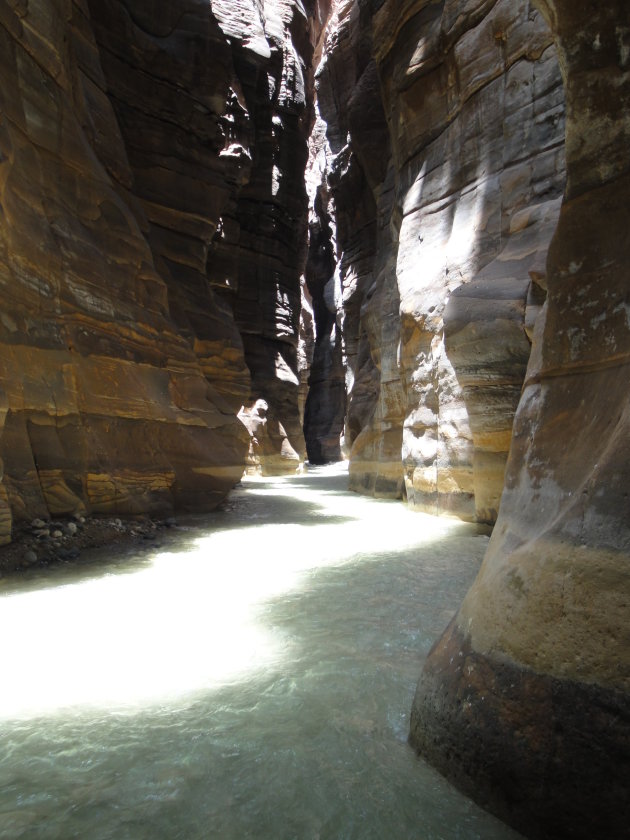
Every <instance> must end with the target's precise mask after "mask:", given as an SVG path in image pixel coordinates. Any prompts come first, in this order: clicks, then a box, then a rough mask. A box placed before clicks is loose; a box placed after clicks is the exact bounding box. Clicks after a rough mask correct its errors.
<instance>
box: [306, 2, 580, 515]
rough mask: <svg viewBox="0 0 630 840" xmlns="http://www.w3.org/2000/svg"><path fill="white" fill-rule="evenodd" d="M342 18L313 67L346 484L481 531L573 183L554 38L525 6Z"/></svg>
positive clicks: (421, 5) (401, 9)
mask: <svg viewBox="0 0 630 840" xmlns="http://www.w3.org/2000/svg"><path fill="white" fill-rule="evenodd" d="M337 15H338V17H339V26H338V28H337V29H336V30H335V31H334V32H332V33H331V35H330V36H329V39H328V45H327V47H328V53H327V56H328V57H327V61H326V64H325V65H324V66H323V67H322V69H321V70H320V71H319V74H318V75H319V96H320V108H321V110H322V113H323V115H324V116H325V118H326V119H327V120H329V140H330V142H331V146H332V150H333V152H335V153H336V157H335V158H334V160H333V162H332V165H331V172H330V177H329V180H330V183H331V185H332V190H333V195H334V197H335V201H336V205H337V214H338V223H339V229H338V251H339V254H340V256H341V276H342V288H343V292H344V294H343V306H344V309H343V313H344V318H345V322H346V334H345V337H346V341H347V343H348V357H349V362H350V363H349V368H350V370H351V372H352V374H353V376H352V379H351V382H350V386H351V387H350V400H349V408H348V415H347V428H346V435H347V438H348V439H349V440H350V441H351V442H352V444H353V449H352V453H351V480H352V481H353V486H355V488H356V489H365V490H367V491H368V492H376V493H378V492H379V489H386V490H388V491H389V492H391V493H392V494H393V495H396V494H400V493H401V491H402V492H404V493H405V494H406V496H407V499H408V500H409V502H410V503H411V504H412V505H414V506H416V507H418V508H420V509H424V510H427V511H431V512H436V513H450V514H456V515H458V516H460V517H463V518H466V519H474V520H478V521H481V522H488V523H492V522H494V521H495V519H496V515H497V511H498V507H499V498H500V494H501V490H502V486H503V474H504V469H505V462H506V459H507V453H508V449H509V445H510V439H511V428H512V422H513V418H514V412H515V409H516V405H517V402H518V398H519V395H520V389H521V386H522V383H523V380H524V376H525V369H526V365H527V361H528V358H529V354H530V348H531V345H530V335H528V333H531V326H532V324H533V321H534V319H535V315H536V314H537V312H538V310H539V308H540V305H541V303H542V301H543V300H544V296H545V256H546V251H547V248H548V245H549V241H550V239H551V236H552V233H553V230H554V228H555V224H556V221H557V217H558V212H559V204H560V197H561V194H562V190H563V187H564V179H565V174H564V148H563V147H564V97H563V91H562V84H561V78H560V71H559V68H558V62H557V57H556V53H555V48H554V46H553V41H552V36H551V33H550V31H549V29H548V27H547V25H546V23H545V22H544V20H543V19H542V17H541V15H540V14H539V13H538V12H537V11H536V9H535V8H534V6H533V4H532V3H530V2H518V3H514V2H507V0H498V2H497V1H496V0H495V2H484V3H473V2H466V0H458V2H448V3H426V2H420V0H417V2H408V3H405V4H400V3H394V2H385V3H372V4H369V3H358V2H351V1H350V0H347V2H343V3H340V4H339V7H338V10H337ZM339 102H347V107H344V108H339V107H338V103H339Z"/></svg>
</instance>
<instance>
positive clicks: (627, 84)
mask: <svg viewBox="0 0 630 840" xmlns="http://www.w3.org/2000/svg"><path fill="white" fill-rule="evenodd" d="M539 5H540V7H541V9H542V11H543V12H544V14H545V17H546V19H547V21H548V23H549V26H550V27H551V28H552V29H553V31H554V34H555V37H556V40H557V44H558V49H559V53H560V59H561V64H562V67H563V74H564V81H565V90H566V97H567V144H566V150H567V176H568V177H567V189H566V195H565V198H564V202H563V204H562V209H561V213H560V218H559V223H558V227H557V230H556V232H555V235H554V239H553V242H552V244H551V248H550V250H549V257H548V261H547V285H548V297H547V302H546V304H545V306H544V309H543V314H542V316H541V318H540V319H539V321H538V322H537V324H536V329H535V334H534V346H533V352H532V356H531V359H530V362H529V366H528V369H527V375H526V381H525V386H524V390H523V395H522V398H521V401H520V404H519V408H518V412H517V415H516V421H515V425H514V438H513V442H512V449H511V454H510V459H509V462H508V467H507V473H506V484H505V490H504V493H503V497H502V502H501V510H500V514H499V519H498V522H497V525H496V528H495V530H494V533H493V536H492V539H491V542H490V545H489V549H488V552H487V555H486V558H485V560H484V563H483V566H482V569H481V572H480V574H479V577H478V579H477V581H476V582H475V584H474V585H473V587H472V588H471V590H470V592H469V593H468V595H467V597H466V599H465V601H464V603H463V605H462V607H461V609H460V611H459V613H458V614H457V616H456V617H455V619H454V620H453V622H452V624H451V626H450V627H449V629H448V630H447V631H446V633H445V634H444V636H443V638H442V639H441V640H440V641H439V643H438V644H437V645H436V647H435V648H434V649H433V651H432V653H431V654H430V656H429V659H428V662H427V664H426V667H425V670H424V673H423V675H422V678H421V680H420V682H419V685H418V691H417V694H416V698H415V701H414V709H413V714H412V724H411V734H412V741H413V743H414V744H415V745H416V746H417V747H418V748H419V749H420V750H421V752H423V753H424V754H425V755H426V756H428V757H429V758H430V759H431V760H432V761H433V762H435V763H436V764H437V765H438V766H439V767H440V768H442V769H443V770H444V772H446V773H448V774H449V775H450V776H451V777H452V778H454V779H456V780H457V781H458V783H459V784H461V785H462V786H463V787H465V788H466V789H468V790H471V791H473V792H474V794H475V795H476V796H477V797H478V798H480V799H481V800H482V801H484V802H485V803H487V804H488V805H489V806H490V807H492V808H493V809H495V810H497V811H498V812H499V813H501V814H502V815H503V816H504V817H505V818H506V819H508V820H509V821H511V822H512V823H513V824H515V825H517V826H518V827H520V828H521V829H522V830H523V831H524V832H525V833H526V834H527V835H528V836H532V837H554V838H555V837H579V838H591V837H594V836H605V837H614V838H623V837H627V834H628V822H629V819H630V807H629V805H628V798H627V790H628V787H629V786H630V635H629V625H628V603H629V600H630V506H629V500H628V483H629V479H630V446H629V440H630V435H629V431H630V430H629V423H630V410H629V406H630V403H629V397H628V389H627V387H626V385H625V381H626V372H627V369H628V359H629V354H630V320H629V319H628V317H627V314H628V266H630V241H629V240H628V237H627V233H626V232H627V230H628V225H629V223H630V216H629V203H628V196H629V194H630V180H629V178H630V151H629V150H630V143H629V140H630V116H629V115H630V72H629V61H630V41H629V37H630V28H629V27H628V10H627V5H626V4H625V2H621V1H620V2H612V3H607V4H605V5H602V6H598V7H597V8H595V7H588V8H587V7H586V6H584V5H580V4H575V3H569V2H564V1H563V0H559V2H552V1H551V0H550V2H541V3H540V4H539Z"/></svg>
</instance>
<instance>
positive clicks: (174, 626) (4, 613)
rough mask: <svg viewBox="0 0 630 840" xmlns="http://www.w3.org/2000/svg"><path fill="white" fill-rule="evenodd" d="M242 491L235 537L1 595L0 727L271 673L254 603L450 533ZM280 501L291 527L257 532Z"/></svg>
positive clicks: (307, 500)
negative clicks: (258, 504) (249, 500)
mask: <svg viewBox="0 0 630 840" xmlns="http://www.w3.org/2000/svg"><path fill="white" fill-rule="evenodd" d="M336 469H337V471H339V468H336ZM327 474H328V475H334V474H335V472H334V470H331V469H330V468H329V469H328V471H327ZM246 486H247V491H246V492H247V493H248V494H250V495H253V496H262V497H264V501H265V505H264V506H263V511H264V513H263V514H260V513H259V514H255V515H254V518H253V520H252V521H251V522H250V523H246V525H247V527H240V528H235V529H232V530H224V531H221V530H219V531H215V532H212V533H207V534H205V535H203V536H201V537H199V538H198V539H195V540H194V541H193V542H192V543H190V540H189V541H188V543H186V544H185V545H183V546H182V547H181V548H179V547H174V548H173V549H172V550H171V551H165V552H161V553H158V554H156V555H155V556H153V557H152V558H151V559H150V562H149V563H147V562H146V558H142V561H140V562H139V565H138V569H137V570H135V569H133V570H132V571H130V570H129V568H127V569H125V573H124V574H121V573H120V572H119V571H116V572H115V573H111V572H110V573H108V574H106V575H104V576H98V577H93V578H90V579H87V580H85V579H82V580H78V581H75V582H72V581H71V582H67V583H64V584H63V585H58V584H57V585H54V586H51V587H50V588H39V589H35V590H34V591H24V592H15V593H11V592H9V593H6V594H4V595H2V596H0V634H1V636H0V637H1V638H3V639H4V640H11V641H10V643H9V644H6V643H5V645H4V652H3V664H2V674H3V680H2V681H3V690H2V692H1V693H0V717H2V718H5V719H6V718H16V717H31V716H36V715H42V714H51V713H53V712H55V711H59V710H64V709H67V708H68V707H76V706H88V707H102V708H108V709H112V708H113V707H115V708H118V707H120V708H123V709H124V708H131V709H133V708H137V707H139V706H140V707H141V706H151V705H155V704H163V703H167V702H169V700H172V699H174V698H177V697H182V696H185V695H190V694H193V693H195V692H199V691H203V690H207V689H210V688H217V687H220V686H223V685H226V684H229V683H233V682H235V681H239V680H246V679H248V678H249V677H251V676H252V674H254V673H255V672H256V671H260V670H262V669H265V668H268V667H269V666H270V665H271V664H272V663H276V664H278V663H280V662H281V661H282V659H283V658H284V657H285V655H286V654H287V652H288V650H289V648H290V645H291V638H290V637H289V636H287V635H286V634H283V633H282V632H281V631H279V630H277V629H274V628H269V627H268V626H266V625H265V622H264V620H263V618H264V616H263V617H262V618H261V611H262V610H263V609H264V605H265V603H266V602H268V601H270V600H271V599H278V598H282V597H283V596H288V595H289V594H290V593H294V592H297V591H302V590H307V589H308V588H309V585H310V581H311V580H312V578H313V576H315V575H317V572H318V570H320V569H322V568H325V567H331V566H335V565H344V564H347V563H360V562H369V561H370V559H377V558H378V556H379V554H380V553H381V552H386V551H387V550H389V549H390V548H391V545H392V538H393V535H395V543H396V546H397V547H399V548H400V547H407V548H409V547H411V546H413V545H416V544H417V545H421V544H426V543H427V542H431V541H434V540H437V539H439V538H440V537H442V536H445V535H447V534H448V533H452V532H453V531H454V530H456V529H457V528H460V527H461V524H460V523H457V522H453V521H448V520H439V519H435V518H432V517H428V516H426V517H425V516H422V515H420V514H417V513H411V512H409V511H408V510H406V509H405V508H404V506H403V505H401V504H400V503H398V504H397V503H389V504H388V503H383V502H378V503H373V504H370V501H371V500H366V499H365V498H363V497H358V496H357V497H355V496H352V495H350V496H348V495H342V494H337V493H335V492H332V491H328V492H322V491H316V490H314V489H313V488H310V489H309V488H308V487H306V486H299V485H297V486H296V482H295V480H293V483H292V484H291V483H288V482H287V480H283V479H274V480H272V481H269V480H266V481H265V480H260V479H255V478H253V479H248V480H247V481H246ZM289 501H290V502H291V503H292V504H293V505H295V503H296V502H298V503H300V504H301V505H302V508H301V509H300V512H299V513H298V518H299V517H302V519H303V521H298V522H295V521H294V522H289V523H287V524H281V523H274V522H272V523H270V524H265V523H264V522H261V523H260V524H257V523H256V521H255V517H256V516H261V515H262V516H264V515H272V514H273V513H274V512H277V514H278V517H280V516H281V515H282V513H283V510H285V509H286V506H287V503H288V502H289ZM332 517H334V519H335V521H334V523H333V524H326V522H327V520H328V519H330V518H332ZM294 518H295V517H294ZM342 520H343V521H342ZM314 526H315V527H314ZM183 536H186V535H185V534H184V535H183Z"/></svg>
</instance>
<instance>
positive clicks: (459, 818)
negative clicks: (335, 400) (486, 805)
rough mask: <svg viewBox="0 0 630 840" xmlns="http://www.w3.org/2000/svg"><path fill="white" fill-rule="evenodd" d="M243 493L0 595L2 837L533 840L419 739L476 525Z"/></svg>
mask: <svg viewBox="0 0 630 840" xmlns="http://www.w3.org/2000/svg"><path fill="white" fill-rule="evenodd" d="M346 482H347V476H346V475H345V474H344V472H343V469H342V468H340V467H334V468H330V467H328V468H318V469H317V470H313V471H311V472H309V473H308V474H305V475H302V476H295V477H292V478H282V479H277V478H274V479H259V478H251V479H246V480H245V481H244V482H243V485H242V487H239V488H238V489H237V490H236V491H235V492H234V494H233V496H232V497H231V498H230V500H229V502H228V503H227V504H226V505H225V507H224V510H222V511H220V512H216V513H214V514H212V515H209V516H205V517H203V518H195V519H192V518H190V519H188V520H180V523H179V527H178V528H176V529H172V530H171V531H169V532H168V535H167V537H166V538H165V540H164V543H163V545H162V546H161V547H159V548H156V549H155V550H154V551H152V552H151V553H149V552H146V551H144V552H136V553H134V552H133V551H129V552H126V553H123V554H121V555H119V556H117V557H116V558H111V557H108V556H107V555H106V554H105V553H104V552H100V553H96V554H95V555H94V556H93V557H92V559H91V561H90V562H89V563H85V562H82V564H81V566H79V567H76V568H69V567H65V568H63V569H53V570H49V571H47V572H45V573H42V574H34V575H31V576H29V577H24V578H20V579H19V580H13V581H10V582H7V581H4V582H3V583H2V586H3V589H2V591H1V594H0V634H1V638H2V639H3V659H2V661H3V666H2V670H3V680H2V691H1V693H0V694H1V696H0V730H1V732H2V740H1V748H0V837H2V838H12V839H13V838H34V839H35V838H42V840H44V838H45V840H52V839H53V838H55V839H56V838H59V840H66V839H67V838H89V840H105V838H112V839H113V838H115V840H125V838H129V840H139V838H147V840H149V838H151V840H158V838H164V840H175V838H182V840H193V838H221V840H223V838H225V840H232V838H233V839H234V840H240V839H241V838H270V839H271V838H273V840H285V838H286V839H287V840H288V838H299V839H300V840H302V838H357V839H358V838H361V840H365V838H374V839H375V840H380V838H400V840H403V838H422V840H433V839H435V840H437V838H443V840H454V839H455V838H461V840H473V838H480V840H481V839H483V840H495V838H496V840H499V838H505V839H506V840H507V838H517V837H518V835H516V834H515V833H514V832H512V831H511V830H510V829H508V828H507V827H505V826H504V825H502V824H501V823H500V822H498V821H497V820H495V819H494V818H493V817H491V816H490V815H488V814H486V813H485V812H484V811H482V810H480V809H479V808H478V807H477V806H475V805H474V804H473V803H472V802H471V801H470V800H468V799H466V798H465V797H464V796H462V795H461V794H459V793H458V792H457V791H456V790H454V789H453V788H452V787H451V786H450V785H449V784H447V783H446V782H445V781H444V780H443V779H442V778H441V777H440V776H439V775H438V774H436V773H435V772H434V771H433V770H432V769H431V768H430V767H428V766H427V765H425V764H424V763H423V762H422V761H421V760H419V759H418V758H417V757H416V756H415V755H414V753H413V751H412V750H411V749H410V748H409V746H408V745H407V743H406V738H407V731H408V716H409V709H410V707H411V701H412V698H413V693H414V689H415V684H416V680H417V677H418V675H419V673H420V670H421V666H422V660H423V657H424V656H425V655H426V653H427V652H428V649H429V647H430V646H431V644H432V643H433V641H434V640H435V638H437V636H438V635H439V634H440V632H441V631H442V630H443V629H444V627H445V626H446V624H447V623H448V621H449V619H450V617H451V616H452V614H453V612H454V611H455V609H456V608H457V606H458V605H459V602H460V601H461V598H462V597H463V594H464V593H465V591H466V589H467V588H468V586H469V585H470V583H471V581H472V580H473V578H474V576H475V574H476V570H477V568H478V566H479V562H480V560H481V557H482V555H483V552H484V550H485V546H486V543H487V540H486V538H485V537H480V536H477V535H476V534H475V531H474V529H473V528H471V527H470V526H467V525H464V524H462V523H457V522H453V521H448V520H436V519H433V518H431V517H425V516H423V515H421V514H417V513H412V512H410V511H408V510H406V509H405V507H404V506H403V505H402V504H400V503H397V502H388V501H376V500H372V499H366V498H363V497H359V496H355V495H353V494H349V493H347V492H346V491H345V486H346Z"/></svg>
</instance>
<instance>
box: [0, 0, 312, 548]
mask: <svg viewBox="0 0 630 840" xmlns="http://www.w3.org/2000/svg"><path fill="white" fill-rule="evenodd" d="M250 6H251V8H250ZM253 13H255V14H253ZM324 22H325V9H324V7H323V6H322V7H321V8H320V6H319V5H317V4H316V3H311V4H309V5H308V7H307V9H306V10H305V8H304V7H303V6H301V5H300V6H297V5H294V4H293V3H291V2H283V0H274V2H268V3H266V4H264V9H263V6H262V4H259V3H254V4H248V3H241V4H240V5H239V4H231V3H228V2H213V3H212V4H209V3H208V2H206V0H177V2H165V0H164V2H157V3H156V2H149V0H139V1H138V0H134V2H133V3H132V2H127V0H104V2H100V0H99V2H96V0H94V2H91V1H90V2H87V0H82V1H81V2H76V0H75V2H73V1H72V0H55V2H52V0H50V2H49V0H43V2H37V3H35V2H32V0H15V1H14V0H11V2H9V3H5V4H3V5H2V7H1V8H0V46H1V50H0V56H1V57H0V284H1V285H2V304H1V307H0V308H1V312H0V343H1V344H2V351H1V352H0V434H1V436H0V457H1V460H2V472H1V473H0V474H1V476H2V482H1V484H0V541H5V542H6V541H7V540H8V539H10V534H11V527H12V522H19V521H21V520H24V519H33V518H34V517H43V518H46V517H48V516H60V515H63V514H69V513H73V512H77V511H82V510H84V509H86V510H88V511H90V512H97V513H98V512H108V513H109V512H120V513H134V512H151V513H158V514H164V513H165V512H168V511H170V510H172V509H173V508H174V507H198V508H209V507H212V506H213V505H215V504H216V503H217V502H218V501H220V500H221V499H222V498H223V497H224V495H225V493H226V492H227V490H228V489H229V488H230V487H231V486H232V485H233V484H234V483H235V481H237V480H238V478H239V477H240V474H241V472H242V469H243V465H244V460H245V455H246V450H247V440H248V435H247V431H246V430H245V428H244V426H243V425H242V424H241V423H240V421H239V420H238V419H237V418H236V414H237V412H238V410H239V408H240V407H241V405H243V404H244V403H253V402H255V399H256V398H258V397H261V398H266V399H267V400H268V402H269V406H270V421H269V423H270V427H273V426H274V425H275V426H276V427H278V428H279V427H280V426H281V425H283V424H284V427H285V428H286V434H285V435H284V437H283V438H282V439H281V442H280V443H279V449H278V450H277V451H273V452H270V453H269V458H270V460H271V461H273V462H275V463H276V468H277V465H278V464H280V465H282V464H284V463H287V462H288V463H290V465H291V468H294V467H295V463H296V461H297V458H298V455H299V454H300V453H301V451H302V449H303V444H302V443H301V433H300V430H299V420H298V411H297V379H296V376H297V364H296V358H295V357H296V346H297V320H298V318H299V277H300V273H301V263H303V260H304V257H305V254H304V242H303V239H304V237H303V229H304V225H305V197H304V194H303V188H302V187H300V186H298V187H297V188H296V187H295V186H294V185H293V186H290V185H289V184H288V181H289V180H291V181H293V180H294V177H293V176H294V175H295V173H296V172H298V171H299V170H300V168H302V169H303V166H304V160H305V157H306V141H305V138H306V135H307V133H308V126H309V121H310V112H309V108H308V95H307V94H308V90H309V84H310V81H309V79H310V72H311V71H310V67H311V59H312V55H313V52H314V45H315V43H316V40H317V37H318V33H319V31H320V30H321V26H322V24H323V23H324ZM283 179H284V180H283ZM283 184H284V186H283ZM254 251H256V254H257V256H256V257H255V258H254V256H253V252H254ZM296 296H297V297H296ZM287 435H288V436H290V437H291V445H290V447H289V449H290V450H291V451H290V452H289V451H288V450H287V447H286V446H285V443H284V441H285V440H286V439H287ZM280 438H281V436H278V439H280Z"/></svg>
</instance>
